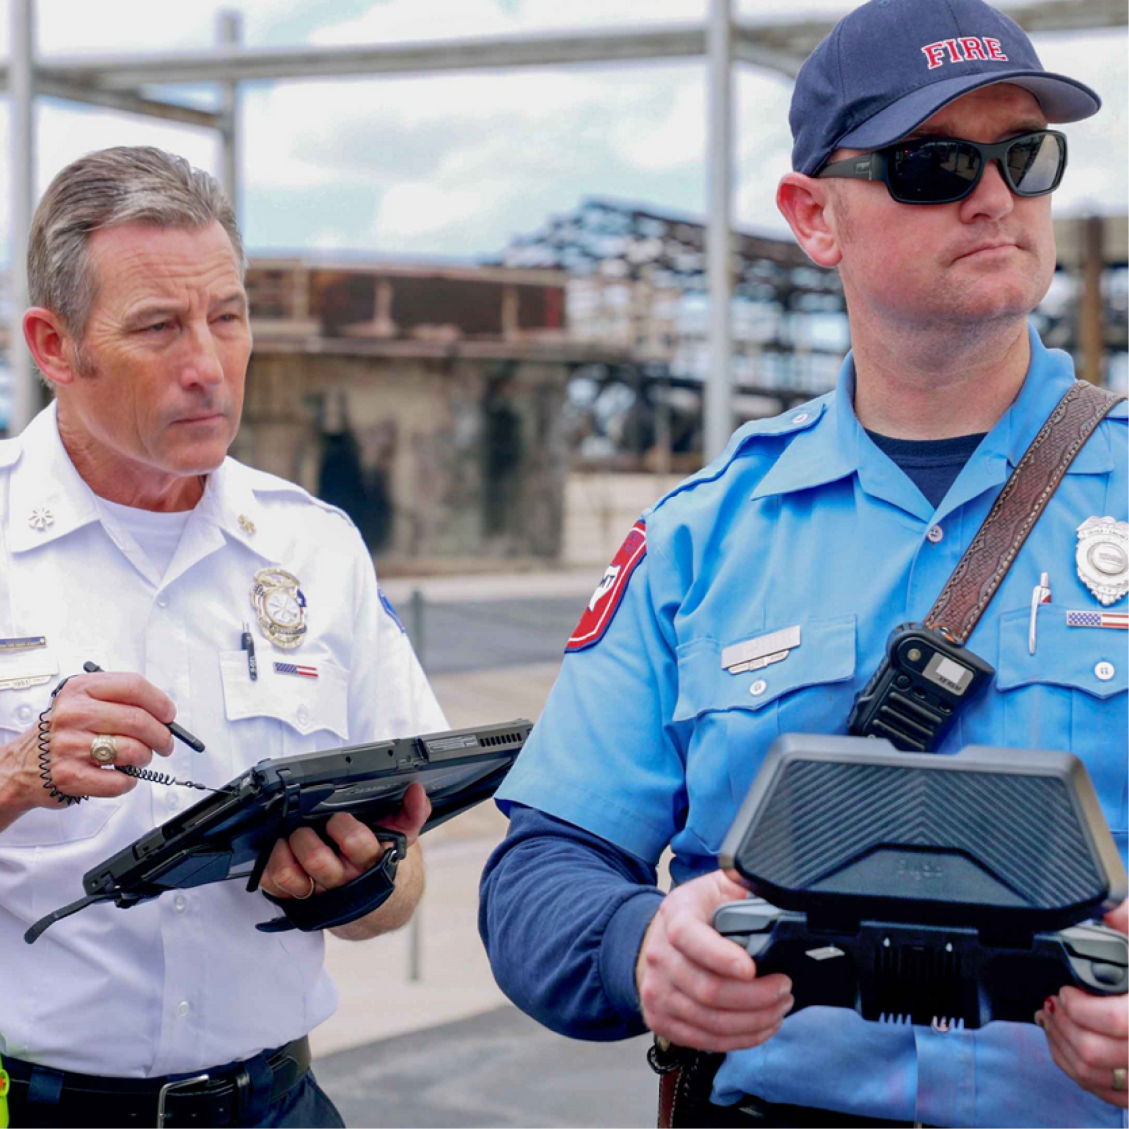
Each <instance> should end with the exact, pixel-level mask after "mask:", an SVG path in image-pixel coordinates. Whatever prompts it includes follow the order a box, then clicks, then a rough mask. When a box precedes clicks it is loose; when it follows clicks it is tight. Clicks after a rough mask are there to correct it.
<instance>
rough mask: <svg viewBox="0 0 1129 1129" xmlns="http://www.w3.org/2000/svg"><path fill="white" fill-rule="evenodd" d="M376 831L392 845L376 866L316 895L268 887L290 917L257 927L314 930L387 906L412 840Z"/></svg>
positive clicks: (274, 930) (273, 930) (279, 930)
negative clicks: (279, 892) (278, 893)
mask: <svg viewBox="0 0 1129 1129" xmlns="http://www.w3.org/2000/svg"><path fill="white" fill-rule="evenodd" d="M372 831H373V833H374V834H375V835H376V837H377V839H378V840H379V841H380V842H381V843H389V844H391V845H390V846H389V847H388V848H387V849H386V850H385V852H384V854H383V855H381V857H380V862H378V863H377V864H376V866H374V867H373V868H372V869H371V870H366V871H365V872H364V874H361V875H358V876H357V877H356V878H354V879H353V880H352V882H347V883H346V884H345V885H344V886H338V887H337V888H336V889H334V890H325V891H324V892H322V893H320V894H315V895H314V896H313V897H312V898H302V899H299V898H276V897H274V896H273V895H271V894H268V893H267V892H266V891H265V890H264V891H263V892H262V893H263V897H264V898H266V899H267V900H268V901H270V902H273V903H274V904H275V905H276V906H278V907H279V908H280V909H281V910H282V911H283V913H284V914H285V915H286V916H285V917H276V918H274V920H273V921H264V922H262V923H261V924H259V925H256V926H255V928H256V929H258V930H260V931H261V932H263V933H283V932H285V931H286V930H288V929H300V930H302V932H304V933H312V932H314V931H315V930H318V929H333V928H334V927H335V926H338V925H345V924H347V923H348V922H350V921H356V920H357V918H358V917H364V916H365V915H366V914H369V913H372V911H373V910H375V909H379V908H380V907H381V906H382V905H384V903H385V902H386V901H387V900H388V899H389V897H391V895H392V891H393V890H394V889H395V888H396V868H397V866H399V864H400V860H401V859H402V858H403V857H404V856H405V855H406V854H407V853H408V840H407V838H406V836H404V835H401V834H400V832H398V831H389V830H387V829H386V828H383V827H373V828H372Z"/></svg>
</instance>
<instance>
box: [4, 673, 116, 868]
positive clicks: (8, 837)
mask: <svg viewBox="0 0 1129 1129" xmlns="http://www.w3.org/2000/svg"><path fill="white" fill-rule="evenodd" d="M41 653H42V652H41ZM40 667H41V668H42V671H43V673H46V672H47V671H50V672H51V676H50V678H49V679H48V681H47V682H44V683H39V684H37V685H34V686H27V687H21V688H19V689H9V690H0V743H7V742H8V741H11V740H13V739H14V738H15V737H17V736H18V735H19V734H21V733H23V732H24V731H25V730H28V729H32V730H33V731H34V730H35V729H36V726H37V724H38V722H39V715H40V714H41V713H42V712H43V711H44V710H45V709H47V708H48V706H49V705H50V704H51V691H52V690H53V689H54V688H55V687H56V686H57V685H58V684H59V683H60V682H61V681H62V678H63V676H62V675H61V674H59V673H58V671H59V663H58V660H57V658H51V657H48V658H47V659H45V660H43V661H41V662H40V663H39V664H38V666H35V667H34V669H33V666H30V665H28V664H26V663H25V664H23V667H22V669H24V670H25V671H26V672H27V673H35V672H36V671H38V669H39V668H40ZM5 676H6V677H7V676H11V677H17V675H16V673H15V671H14V669H11V668H7V669H6V675H5ZM35 735H36V736H37V734H35ZM38 753H39V747H38V745H36V748H35V753H34V754H33V763H34V764H35V765H36V771H37V772H38V771H39V766H38V761H37V760H36V759H35V758H36V757H38ZM121 803H122V800H121V797H118V796H115V797H95V798H94V799H87V800H83V801H82V803H80V804H71V805H69V806H68V805H65V804H55V805H53V806H51V807H49V808H33V809H32V810H31V811H28V812H25V813H24V814H23V815H21V816H20V817H19V819H17V820H16V821H15V823H12V824H11V825H9V826H8V827H7V828H5V829H4V830H3V831H0V849H4V848H8V847H53V846H59V845H60V844H64V843H74V842H78V841H79V840H82V839H90V838H92V837H93V836H95V835H97V834H98V833H99V832H100V831H102V830H103V829H104V828H105V827H106V825H107V824H108V823H109V822H110V820H111V819H112V818H113V817H114V815H115V814H116V813H117V812H118V811H119V809H120V807H121Z"/></svg>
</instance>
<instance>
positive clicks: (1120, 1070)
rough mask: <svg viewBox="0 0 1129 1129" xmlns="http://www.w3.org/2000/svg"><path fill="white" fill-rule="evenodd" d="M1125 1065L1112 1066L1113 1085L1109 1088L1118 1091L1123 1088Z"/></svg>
mask: <svg viewBox="0 0 1129 1129" xmlns="http://www.w3.org/2000/svg"><path fill="white" fill-rule="evenodd" d="M1125 1073H1126V1072H1125V1067H1124V1066H1115V1067H1114V1068H1113V1085H1112V1086H1111V1087H1110V1089H1111V1090H1117V1091H1118V1092H1119V1093H1120V1092H1121V1091H1122V1090H1124V1089H1125Z"/></svg>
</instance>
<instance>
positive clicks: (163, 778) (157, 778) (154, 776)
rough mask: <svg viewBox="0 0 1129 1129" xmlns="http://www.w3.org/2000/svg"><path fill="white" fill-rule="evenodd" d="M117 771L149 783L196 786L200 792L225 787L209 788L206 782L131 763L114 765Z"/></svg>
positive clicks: (215, 790)
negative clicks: (181, 777)
mask: <svg viewBox="0 0 1129 1129" xmlns="http://www.w3.org/2000/svg"><path fill="white" fill-rule="evenodd" d="M114 767H115V768H116V769H117V770H118V772H124V773H125V774H126V776H132V777H133V778H134V779H135V780H146V781H148V782H149V783H150V784H165V785H170V786H171V785H174V784H175V785H177V786H178V787H180V788H198V789H199V790H200V791H201V792H226V791H227V789H226V788H209V787H208V786H207V784H197V783H196V781H195V780H177V779H176V777H175V776H173V775H172V774H171V773H169V772H154V771H153V769H151V768H134V767H133V765H131V764H123V765H115V766H114Z"/></svg>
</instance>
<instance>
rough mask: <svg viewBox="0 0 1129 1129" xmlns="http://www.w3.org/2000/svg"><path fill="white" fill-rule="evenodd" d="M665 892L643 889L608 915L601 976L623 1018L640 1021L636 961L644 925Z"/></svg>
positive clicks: (647, 923)
mask: <svg viewBox="0 0 1129 1129" xmlns="http://www.w3.org/2000/svg"><path fill="white" fill-rule="evenodd" d="M664 896H665V895H664V894H663V892H662V891H661V890H656V889H643V890H640V891H639V892H638V893H637V894H635V895H634V896H633V897H630V898H628V899H627V900H626V901H625V902H623V904H622V905H620V907H619V908H618V909H617V910H616V911H615V913H613V914H612V916H611V917H610V918H609V919H608V924H607V927H606V928H605V930H604V936H603V939H602V940H601V942H600V979H601V981H602V982H603V986H604V992H605V993H606V995H607V997H608V999H609V1000H610V1001H611V1003H612V1006H613V1007H614V1008H615V1009H616V1011H617V1012H618V1013H619V1014H620V1015H621V1016H623V1018H624V1019H629V1020H634V1021H635V1022H639V1021H640V1020H641V1018H642V1008H641V1006H640V1004H639V991H638V989H637V987H636V984H635V962H636V960H637V959H638V957H639V948H640V946H641V945H642V944H643V935H644V934H645V933H646V932H647V926H648V925H650V924H651V920H652V919H653V918H654V916H655V914H656V913H658V909H659V905H660V904H661V902H662V900H663V897H664Z"/></svg>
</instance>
